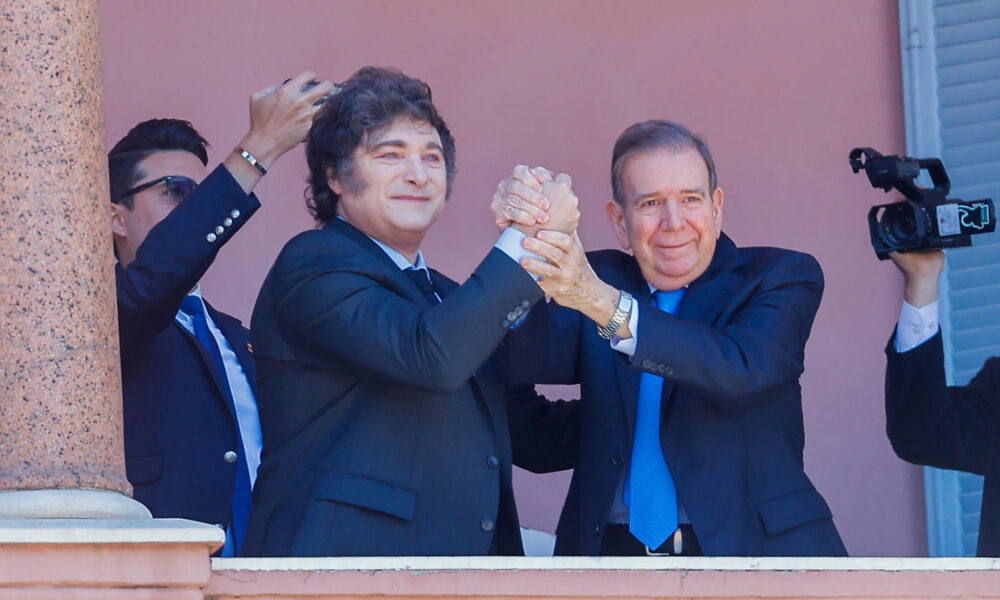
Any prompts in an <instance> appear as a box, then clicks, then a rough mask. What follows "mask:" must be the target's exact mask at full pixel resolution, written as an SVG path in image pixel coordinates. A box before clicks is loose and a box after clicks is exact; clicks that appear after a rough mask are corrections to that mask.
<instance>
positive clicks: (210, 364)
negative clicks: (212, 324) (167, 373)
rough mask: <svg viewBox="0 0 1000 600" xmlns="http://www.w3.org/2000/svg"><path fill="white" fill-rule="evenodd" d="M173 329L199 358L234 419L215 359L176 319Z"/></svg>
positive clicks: (230, 402) (227, 392) (234, 415)
mask: <svg viewBox="0 0 1000 600" xmlns="http://www.w3.org/2000/svg"><path fill="white" fill-rule="evenodd" d="M213 319H214V317H213ZM174 327H176V328H177V329H178V331H180V332H181V334H182V335H183V336H184V337H186V338H187V340H188V341H189V342H190V343H191V346H192V347H193V348H194V350H195V352H196V353H197V354H198V356H199V357H200V358H201V362H202V365H203V366H204V367H205V369H206V370H207V371H208V374H209V377H211V379H212V383H213V384H214V385H215V390H216V391H217V392H218V394H219V397H220V398H222V400H223V404H225V406H226V410H227V411H228V412H229V416H230V417H232V418H234V419H235V418H236V414H235V412H234V409H233V401H232V398H230V394H229V391H228V390H229V386H228V384H226V383H225V382H224V381H223V379H222V378H223V377H225V374H224V373H220V372H219V367H218V365H217V364H216V362H215V358H214V357H213V356H212V355H211V354H210V353H209V351H208V349H207V348H205V346H204V344H202V343H201V341H199V340H198V337H197V336H195V335H194V334H193V333H191V332H190V331H188V329H187V327H184V326H183V325H181V324H180V323H179V322H178V321H177V320H176V319H174Z"/></svg>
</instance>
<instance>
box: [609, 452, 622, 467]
mask: <svg viewBox="0 0 1000 600" xmlns="http://www.w3.org/2000/svg"><path fill="white" fill-rule="evenodd" d="M611 464H613V465H614V466H616V467H620V466H622V465H624V464H625V457H624V456H622V455H621V454H615V455H614V456H612V457H611Z"/></svg>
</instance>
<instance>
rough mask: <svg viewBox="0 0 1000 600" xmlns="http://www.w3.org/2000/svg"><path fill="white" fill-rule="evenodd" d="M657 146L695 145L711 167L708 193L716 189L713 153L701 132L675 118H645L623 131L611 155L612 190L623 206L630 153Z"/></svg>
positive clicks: (709, 169) (673, 147)
mask: <svg viewBox="0 0 1000 600" xmlns="http://www.w3.org/2000/svg"><path fill="white" fill-rule="evenodd" d="M658 148H668V149H671V150H682V149H684V148H693V149H695V150H697V151H698V153H699V154H701V158H702V159H703V160H704V161H705V166H706V167H707V168H708V193H709V194H714V193H715V188H716V186H717V185H718V180H717V179H716V175H715V161H714V160H712V153H711V152H709V151H708V144H706V143H705V140H703V139H702V138H701V136H698V135H694V134H693V133H691V131H690V130H689V129H688V128H687V127H685V126H683V125H681V124H679V123H674V122H673V121H665V120H654V121H642V122H641V123H636V124H635V125H632V126H631V127H629V128H628V129H626V130H625V131H623V132H622V134H621V135H620V136H618V139H617V140H616V141H615V149H614V152H613V153H612V155H611V190H612V192H613V193H614V198H615V202H617V203H618V204H621V205H622V206H624V205H625V188H624V186H623V185H622V171H623V170H624V169H625V161H626V160H628V158H629V157H630V156H633V155H635V154H638V153H640V152H646V151H649V150H656V149H658Z"/></svg>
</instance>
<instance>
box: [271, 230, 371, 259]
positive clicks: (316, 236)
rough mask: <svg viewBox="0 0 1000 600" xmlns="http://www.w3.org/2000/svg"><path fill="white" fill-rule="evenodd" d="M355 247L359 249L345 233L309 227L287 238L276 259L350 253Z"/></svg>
mask: <svg viewBox="0 0 1000 600" xmlns="http://www.w3.org/2000/svg"><path fill="white" fill-rule="evenodd" d="M355 249H357V250H360V249H361V247H360V246H358V244H357V242H355V241H354V240H352V239H351V238H349V237H348V236H346V235H343V234H342V233H340V232H338V231H335V230H333V229H310V230H308V231H303V232H302V233H299V234H298V235H296V236H295V237H293V238H292V239H290V240H288V241H287V242H286V243H285V245H284V247H282V249H281V252H280V253H278V261H277V262H279V263H280V262H282V261H283V260H289V259H301V258H303V257H312V256H315V255H317V254H320V255H325V254H329V253H334V254H337V253H341V252H344V253H347V254H350V253H352V252H353V251H354V250H355Z"/></svg>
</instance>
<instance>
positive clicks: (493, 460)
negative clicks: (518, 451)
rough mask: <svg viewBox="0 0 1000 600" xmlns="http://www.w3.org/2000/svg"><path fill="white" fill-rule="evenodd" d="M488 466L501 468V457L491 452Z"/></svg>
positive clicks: (487, 459)
mask: <svg viewBox="0 0 1000 600" xmlns="http://www.w3.org/2000/svg"><path fill="white" fill-rule="evenodd" d="M486 466H487V467H489V468H491V469H498V468H500V459H499V458H497V457H495V456H493V455H492V454H491V455H490V456H488V457H487V458H486Z"/></svg>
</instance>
